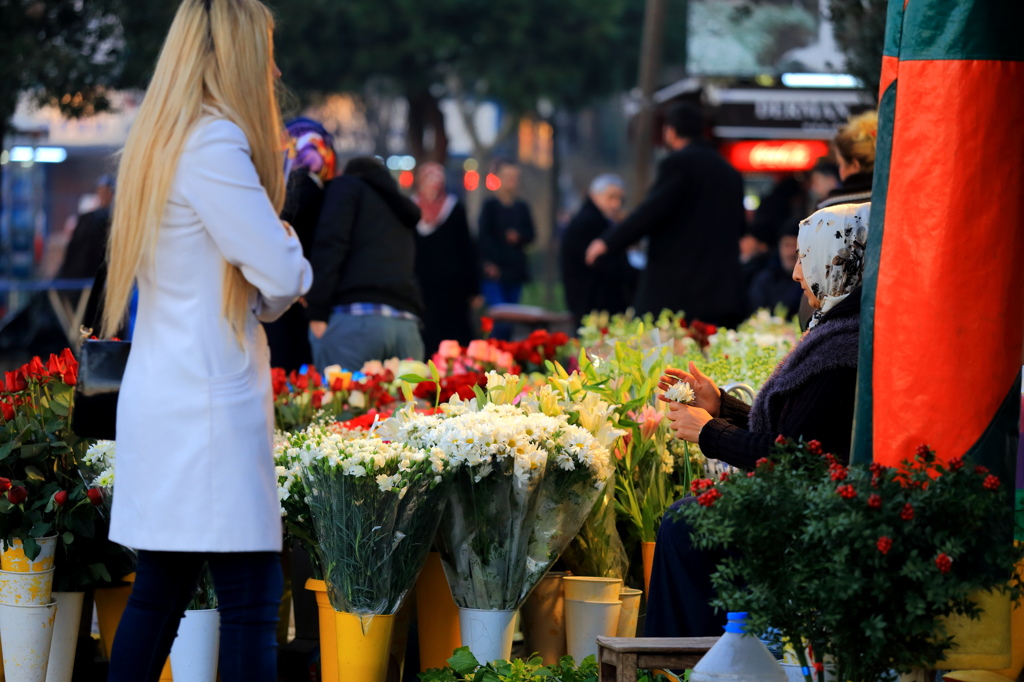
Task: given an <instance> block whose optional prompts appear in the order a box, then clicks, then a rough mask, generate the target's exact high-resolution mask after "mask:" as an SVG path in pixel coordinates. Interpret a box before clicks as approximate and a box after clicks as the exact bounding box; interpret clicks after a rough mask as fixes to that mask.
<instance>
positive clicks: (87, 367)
mask: <svg viewBox="0 0 1024 682" xmlns="http://www.w3.org/2000/svg"><path fill="white" fill-rule="evenodd" d="M106 285H107V264H106V262H104V263H103V265H101V266H100V269H99V272H97V273H96V279H95V280H94V281H93V287H92V291H91V292H90V293H89V301H88V304H87V305H86V313H85V319H86V320H90V321H91V322H92V324H93V326H94V327H95V326H97V325H98V322H99V320H101V319H102V317H103V296H104V293H105V291H106ZM86 333H91V330H87V331H86ZM131 347H132V344H131V342H129V341H107V340H103V339H83V341H82V347H81V349H80V350H79V354H78V383H77V384H76V385H75V407H74V411H73V412H72V413H71V430H72V431H74V432H75V434H76V435H77V436H79V437H80V438H95V439H97V440H114V439H115V438H116V437H117V396H118V394H119V393H120V391H121V379H122V378H123V377H124V369H125V366H127V364H128V354H129V353H130V352H131Z"/></svg>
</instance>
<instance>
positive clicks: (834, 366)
mask: <svg viewBox="0 0 1024 682" xmlns="http://www.w3.org/2000/svg"><path fill="white" fill-rule="evenodd" d="M870 210H871V205H870V204H844V205H841V206H833V207H830V208H827V209H822V210H820V211H818V212H816V213H814V214H813V215H811V216H810V217H809V218H807V219H806V220H804V221H803V222H801V223H800V231H799V234H798V236H797V243H798V251H799V260H798V261H797V265H796V268H795V269H794V271H793V279H794V280H796V281H797V282H799V283H800V285H801V287H802V288H803V290H804V295H805V296H806V298H807V300H808V302H809V303H810V305H811V307H812V308H813V309H814V314H813V316H812V317H811V320H810V325H809V329H808V331H807V333H806V334H805V335H804V337H803V338H802V339H801V340H800V342H799V343H798V344H797V345H796V347H795V348H794V349H793V350H792V351H791V352H790V354H789V355H788V356H786V358H785V359H783V361H782V362H781V363H779V366H778V367H776V368H775V371H774V373H773V374H772V376H771V377H770V378H769V379H768V381H767V382H766V383H765V385H764V387H763V388H762V389H761V391H760V392H759V393H758V396H757V399H756V400H755V401H754V404H753V405H750V406H748V405H747V404H746V403H744V402H742V401H740V400H737V399H736V398H733V397H731V396H729V395H727V394H725V393H723V392H722V391H720V390H719V388H718V387H717V386H716V385H715V382H714V381H713V380H712V379H711V378H710V377H708V376H706V375H705V374H703V373H702V372H701V371H700V370H699V369H698V368H697V367H696V366H695V365H694V364H693V363H690V368H689V370H690V371H689V372H686V371H683V370H679V369H670V370H668V371H667V372H666V375H665V376H663V377H662V382H661V388H662V389H663V390H664V389H667V388H668V387H669V386H670V385H672V384H674V383H676V382H677V381H685V382H688V383H689V384H690V387H691V388H693V390H694V393H695V395H696V400H695V401H694V403H693V404H692V405H682V404H677V403H673V404H672V409H671V410H670V411H669V414H668V418H669V420H670V422H671V426H672V430H673V432H674V433H675V434H676V437H677V438H681V439H683V440H686V441H689V442H691V443H699V444H700V449H701V452H703V453H704V455H705V456H707V457H709V458H712V459H718V460H721V461H723V462H725V463H727V464H730V465H732V466H735V467H739V468H741V469H753V468H754V467H755V465H756V462H757V460H759V459H761V458H762V457H767V456H768V455H769V453H770V452H771V449H772V446H773V443H774V441H775V439H776V438H777V437H778V436H779V435H780V434H781V435H783V436H786V437H787V438H791V439H799V438H804V439H806V440H817V441H819V442H820V443H821V444H822V448H824V449H825V450H826V451H828V452H831V453H833V454H834V455H835V456H836V457H837V458H838V459H839V460H841V461H843V462H844V463H845V462H846V461H848V460H849V457H850V441H851V440H852V434H853V410H854V397H855V394H856V387H857V356H858V348H859V333H858V332H859V329H860V285H861V280H862V279H863V276H864V247H865V244H866V243H867V234H868V218H869V215H870ZM692 499H693V498H686V499H684V500H681V501H680V502H676V504H674V505H673V508H672V509H671V510H670V511H669V513H668V514H666V516H665V519H664V521H663V523H662V525H661V529H660V530H659V531H658V540H657V545H656V549H655V556H654V568H653V571H652V574H651V594H652V595H654V598H653V599H652V600H650V602H649V604H650V609H649V611H648V614H647V621H646V623H647V624H646V629H645V634H646V635H647V636H649V637H701V636H712V635H717V634H719V633H720V632H721V625H722V624H724V623H725V614H724V613H717V612H716V611H715V610H714V609H712V608H711V606H710V602H711V601H712V599H713V598H714V594H715V593H714V589H713V588H712V585H711V578H710V576H711V573H712V572H713V571H714V569H715V564H716V563H717V561H718V559H719V558H720V556H719V555H718V554H716V553H714V552H706V551H702V550H696V549H695V548H694V547H693V546H692V544H691V542H690V532H689V527H688V526H687V525H686V524H685V523H683V522H680V521H675V520H674V518H673V517H674V513H673V512H674V509H675V508H677V507H678V505H680V504H685V503H687V500H692Z"/></svg>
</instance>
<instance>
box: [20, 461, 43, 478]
mask: <svg viewBox="0 0 1024 682" xmlns="http://www.w3.org/2000/svg"><path fill="white" fill-rule="evenodd" d="M25 478H26V480H29V481H45V480H46V477H45V476H43V472H42V471H40V470H39V469H38V467H34V466H32V465H31V464H30V465H28V466H27V467H25Z"/></svg>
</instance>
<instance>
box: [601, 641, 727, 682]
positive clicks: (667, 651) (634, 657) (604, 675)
mask: <svg viewBox="0 0 1024 682" xmlns="http://www.w3.org/2000/svg"><path fill="white" fill-rule="evenodd" d="M717 641H718V638H717V637H665V638H660V637H658V638H654V637H648V638H637V637H598V638H597V665H598V674H599V675H600V677H599V678H598V679H599V682H636V670H637V668H643V669H645V670H651V669H654V668H669V669H672V668H676V669H679V668H692V667H693V666H695V665H697V662H698V661H699V660H700V659H701V658H703V657H704V654H706V653H707V652H708V649H710V648H711V647H712V646H714V644H715V642H717Z"/></svg>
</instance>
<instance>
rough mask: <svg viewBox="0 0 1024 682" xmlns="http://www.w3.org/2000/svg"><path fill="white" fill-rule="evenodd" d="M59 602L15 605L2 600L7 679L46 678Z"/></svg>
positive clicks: (35, 681)
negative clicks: (4, 602) (3, 602)
mask: <svg viewBox="0 0 1024 682" xmlns="http://www.w3.org/2000/svg"><path fill="white" fill-rule="evenodd" d="M56 616H57V603H56V602H50V603H49V604H42V605H31V606H15V605H13V604H0V640H2V641H3V650H4V673H5V674H6V676H7V682H46V666H47V663H48V661H49V658H50V642H51V640H52V639H53V624H54V620H55V619H56Z"/></svg>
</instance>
